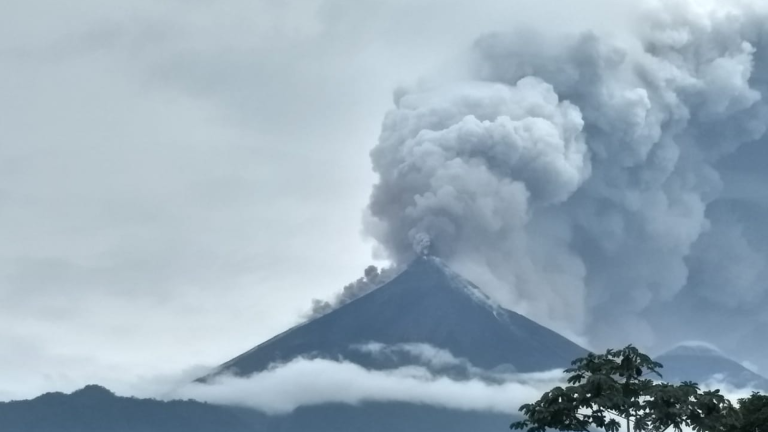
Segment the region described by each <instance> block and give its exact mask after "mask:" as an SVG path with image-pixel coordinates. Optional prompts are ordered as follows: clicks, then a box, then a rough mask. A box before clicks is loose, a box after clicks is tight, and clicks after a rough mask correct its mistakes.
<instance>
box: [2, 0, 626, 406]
mask: <svg viewBox="0 0 768 432" xmlns="http://www.w3.org/2000/svg"><path fill="white" fill-rule="evenodd" d="M623 3H624V2H615V1H611V2H608V1H587V2H583V1H582V2H579V4H578V5H577V4H576V2H571V1H568V0H547V1H539V0H537V1H533V0H517V1H508V0H498V1H496V0H482V1H474V2H466V1H453V0H451V1H444V0H440V1H438V0H419V1H413V0H388V1H373V0H362V1H341V0H282V1H268V0H226V1H213V0H195V1H181V0H178V1H172V0H163V1H157V0H152V1H150V0H132V1H117V2H104V1H97V0H77V1H75V2H58V1H51V0H28V1H23V2H21V1H13V0H0V358H2V360H1V363H2V368H0V398H9V397H17V396H31V395H35V394H37V393H40V392H41V391H48V390H72V389H74V388H77V387H79V386H81V385H83V384H85V383H89V382H99V383H104V384H107V385H110V383H115V382H119V381H124V380H130V379H135V378H140V377H148V376H153V375H156V374H167V373H174V372H176V371H178V370H183V369H185V368H188V367H192V366H195V365H201V364H203V365H213V364H216V363H218V362H221V361H223V360H226V359H228V358H230V357H231V356H233V355H236V354H238V353H240V352H241V351H243V350H245V349H248V348H250V347H252V346H253V345H255V344H257V343H259V342H261V341H263V340H264V339H265V338H267V337H270V336H272V335H274V334H275V333H278V332H280V331H282V330H284V329H286V328H287V327H288V326H290V325H292V324H295V323H296V322H297V321H298V319H299V317H300V315H301V314H302V313H303V312H304V311H305V310H307V308H308V307H309V304H310V301H311V299H312V298H315V297H317V298H327V297H329V296H331V295H332V294H333V293H334V292H335V291H336V290H338V289H339V287H341V286H343V285H344V284H345V283H348V282H349V281H351V280H352V279H354V278H356V277H358V276H359V275H361V272H362V269H363V268H364V267H365V266H366V265H368V264H370V263H374V262H376V261H375V260H374V257H373V256H372V245H371V243H370V242H369V241H367V240H366V239H365V238H364V236H363V235H362V234H361V232H362V228H361V214H362V210H363V208H364V206H365V205H366V202H367V200H368V194H369V193H370V186H371V184H372V182H373V180H374V177H373V174H372V172H371V168H370V160H369V157H368V152H369V150H370V149H371V148H372V147H373V145H374V144H375V143H376V140H377V138H378V133H379V131H380V124H381V120H382V117H383V115H384V113H385V112H386V110H388V109H389V108H391V106H392V91H393V89H395V88H396V87H397V86H398V85H401V84H407V83H410V82H413V81H415V80H417V79H419V78H420V77H423V76H428V75H430V74H432V73H433V72H435V71H440V70H443V71H445V68H446V65H449V64H450V62H451V59H452V58H453V57H455V56H459V55H461V54H462V53H463V52H464V51H465V50H466V49H467V47H468V46H469V45H470V44H471V42H472V40H473V39H474V38H476V37H477V36H479V35H481V34H482V33H485V32H487V31H490V30H496V29H499V30H502V29H511V28H514V27H515V26H517V25H519V24H520V23H521V22H525V23H528V24H532V23H533V24H536V25H542V26H546V27H545V28H549V27H550V26H551V27H552V28H558V29H561V28H564V27H568V26H569V25H572V24H573V23H574V22H577V23H578V26H584V27H587V28H597V27H600V26H605V25H608V26H613V25H616V26H617V27H621V22H622V19H623V14H622V13H621V11H622V10H623V9H624V8H623V7H622V6H621V4H623ZM599 8H605V11H604V12H600V13H596V12H595V11H597V10H598V9H599ZM584 10H587V11H589V13H585V12H584ZM582 15H583V17H584V19H582V20H579V19H576V20H574V17H580V16H582ZM587 17H589V19H587ZM605 17H610V19H608V20H607V19H604V18H605ZM456 73H460V71H456Z"/></svg>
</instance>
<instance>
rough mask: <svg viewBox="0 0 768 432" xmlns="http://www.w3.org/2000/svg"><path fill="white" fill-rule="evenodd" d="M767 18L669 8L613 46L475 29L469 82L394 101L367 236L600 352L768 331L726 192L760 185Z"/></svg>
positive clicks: (748, 208)
mask: <svg viewBox="0 0 768 432" xmlns="http://www.w3.org/2000/svg"><path fill="white" fill-rule="evenodd" d="M766 17H767V15H766V14H764V13H762V11H758V10H755V9H754V8H749V7H747V6H745V5H744V4H741V5H740V6H739V7H733V8H729V9H726V7H725V6H723V5H718V6H711V7H709V8H707V7H703V6H697V5H695V4H694V3H693V2H688V1H669V2H664V4H663V5H657V6H656V7H653V8H650V9H648V10H647V14H646V15H645V16H644V17H643V18H642V20H641V21H642V28H643V30H641V31H640V30H639V31H636V32H634V33H632V34H630V35H628V37H623V38H610V37H605V36H602V35H598V34H594V33H584V34H580V35H559V36H558V35H551V34H549V35H542V34H537V33H536V32H533V31H531V32H515V33H510V34H490V35H486V36H483V37H481V38H480V39H478V40H477V41H476V43H475V44H474V46H473V48H472V55H471V56H470V58H471V60H470V61H471V62H472V64H471V65H470V66H471V68H470V69H471V70H472V71H473V72H472V73H473V76H471V79H470V80H468V81H467V82H456V83H452V84H444V85H440V86H435V87H431V88H429V87H424V86H422V87H420V88H416V89H411V90H409V91H404V90H402V89H400V90H398V93H397V97H396V107H395V108H394V109H393V110H391V111H390V112H389V113H388V114H387V116H386V118H385V120H384V123H383V127H382V132H381V137H380V141H379V143H378V145H377V146H376V147H375V148H374V149H373V151H372V152H371V159H372V162H373V168H374V171H375V172H376V173H377V174H378V176H379V181H378V183H377V184H376V185H375V187H374V190H373V193H372V196H371V201H370V205H369V208H368V210H367V216H366V220H365V222H366V229H367V232H368V233H369V234H370V235H371V236H372V237H373V238H375V239H376V240H377V241H378V242H379V243H380V245H382V246H383V248H384V249H385V250H386V252H387V253H388V255H389V257H390V258H391V260H392V261H393V262H395V263H396V264H404V263H407V262H409V261H410V260H411V259H413V257H414V256H416V255H417V254H421V253H425V251H427V250H428V253H430V254H434V255H436V256H439V257H441V258H442V259H443V260H445V261H447V262H448V263H449V264H450V265H452V266H453V267H454V268H456V269H457V270H458V271H459V272H461V273H464V275H465V276H467V277H469V278H470V279H472V280H473V281H475V282H476V283H478V284H479V285H480V286H482V287H484V288H485V289H487V290H488V291H489V294H491V295H492V296H494V297H495V298H496V299H497V300H499V301H500V302H502V304H504V305H506V306H508V307H510V308H511V309H514V310H517V311H520V312H522V313H524V314H526V315H528V316H530V317H531V318H533V319H536V320H538V321H540V322H542V323H545V324H548V325H550V326H553V327H554V328H555V329H557V330H560V331H563V332H566V333H571V334H573V333H575V334H581V335H586V336H587V337H588V338H589V339H590V342H591V344H592V345H593V346H595V347H600V346H604V345H615V344H618V343H625V342H630V341H631V342H634V343H637V344H640V345H642V346H645V347H661V346H663V345H665V344H671V343H674V342H676V341H677V340H676V339H700V340H702V339H703V340H710V341H711V342H714V343H717V344H719V345H721V346H723V347H724V348H726V349H735V344H736V342H735V341H734V340H733V338H730V337H726V335H727V334H728V333H729V332H731V331H733V330H734V329H735V328H739V329H741V334H742V335H743V337H744V338H749V337H751V336H749V335H750V334H751V335H753V336H756V335H759V333H755V332H754V331H753V330H750V329H754V328H756V327H755V326H756V325H757V324H758V323H759V322H760V320H768V315H767V314H766V312H765V311H766V310H768V308H767V307H766V306H768V304H766V292H767V290H766V283H765V280H766V277H765V276H766V272H765V264H764V263H765V262H766V258H768V256H767V255H766V252H767V251H768V235H764V234H759V235H758V234H757V233H766V232H768V230H766V226H765V223H763V222H760V221H761V220H766V219H765V216H766V208H765V207H764V206H763V207H760V206H757V205H756V204H754V203H750V202H749V201H750V199H749V197H747V198H744V197H743V196H742V197H740V198H738V199H734V198H733V197H732V196H731V195H729V194H726V193H724V191H727V190H728V189H729V185H728V184H727V182H726V181H727V178H728V173H731V172H735V173H739V174H743V173H745V172H752V173H753V174H754V176H756V177H755V178H756V179H757V180H755V181H758V183H757V185H755V183H754V181H753V182H752V183H750V185H751V186H752V187H753V188H754V189H760V187H759V185H760V183H759V182H761V181H765V180H766V179H765V178H764V176H763V175H762V171H761V168H762V167H763V166H764V165H763V164H765V163H766V162H768V151H765V150H760V149H762V148H764V147H765V146H766V145H768V142H766V140H765V139H764V136H765V132H766V124H767V122H768V105H766V101H765V100H764V98H763V94H764V92H765V91H766V89H767V87H766V86H767V85H768V64H767V63H766V61H768V51H766V49H767V48H768V44H767V43H766V42H767V41H768V39H766V37H768V32H766V29H767V27H766V23H768V20H766ZM756 149H757V150H756ZM739 155H744V156H743V158H744V159H746V160H747V161H751V163H752V165H751V167H749V166H746V165H745V164H744V163H742V161H740V160H739V157H740V156H739ZM755 155H757V156H759V157H762V158H763V159H762V164H761V163H754V158H755V157H756V156H755ZM739 178H740V179H742V180H743V179H744V178H748V177H745V176H743V175H742V176H741V177H739ZM747 195H749V194H747ZM736 316H738V319H737V318H735V317H736ZM714 317H717V318H718V319H722V318H727V320H728V321H727V322H726V323H724V324H718V325H715V324H714V323H713V320H714ZM763 325H764V324H763ZM662 328H663V329H664V331H659V330H660V329H662ZM750 331H753V333H750ZM713 339H715V340H713ZM741 342H743V340H741ZM741 353H742V354H745V353H747V352H746V350H742V351H741ZM750 354H756V352H755V351H752V352H750Z"/></svg>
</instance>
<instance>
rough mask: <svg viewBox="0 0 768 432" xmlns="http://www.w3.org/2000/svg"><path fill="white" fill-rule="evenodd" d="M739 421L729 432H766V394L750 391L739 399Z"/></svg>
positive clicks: (767, 427)
mask: <svg viewBox="0 0 768 432" xmlns="http://www.w3.org/2000/svg"><path fill="white" fill-rule="evenodd" d="M739 416H740V421H739V423H738V424H737V425H735V426H734V427H733V428H731V429H730V431H729V432H768V396H766V395H762V394H760V393H752V395H751V396H749V397H747V398H742V399H739Z"/></svg>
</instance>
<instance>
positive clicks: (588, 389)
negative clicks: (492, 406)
mask: <svg viewBox="0 0 768 432" xmlns="http://www.w3.org/2000/svg"><path fill="white" fill-rule="evenodd" d="M661 368H662V365H661V364H659V363H657V362H654V361H653V360H652V359H651V358H650V357H649V356H647V355H645V354H643V353H642V352H640V351H639V350H638V349H637V348H635V347H633V346H632V345H629V346H627V347H625V348H623V349H620V350H607V351H606V352H605V354H593V353H590V354H589V355H587V356H586V357H583V358H578V359H576V360H574V361H573V362H572V367H571V368H569V369H566V370H565V373H566V374H567V375H568V380H567V382H568V384H569V385H568V386H566V387H564V388H563V387H555V388H553V389H552V390H550V391H548V392H546V393H544V395H542V396H541V398H540V399H539V400H538V401H536V402H534V403H532V404H526V405H523V406H522V407H520V411H521V412H522V413H523V415H524V417H525V419H524V420H521V421H518V422H515V423H513V424H512V425H511V426H510V428H511V429H517V430H527V431H528V432H545V431H547V430H559V431H588V430H590V428H593V427H595V428H599V429H603V430H604V431H606V432H619V431H620V430H622V429H623V428H624V429H625V430H626V431H627V432H630V431H636V432H646V431H648V432H651V431H652V432H663V431H666V430H669V429H672V430H675V431H677V432H680V431H681V430H682V428H683V427H690V428H692V429H693V430H694V431H697V432H711V431H712V432H715V431H717V432H721V431H722V432H735V431H732V428H733V427H734V425H735V424H736V421H737V418H738V413H737V412H736V409H735V408H734V407H733V406H732V405H731V403H730V401H728V400H727V399H726V398H725V397H724V396H723V395H722V394H720V392H719V391H718V390H715V391H704V392H702V391H701V390H700V389H699V387H698V386H697V385H696V384H694V383H691V382H684V383H682V384H679V385H675V384H668V383H662V382H658V381H654V380H653V379H651V377H655V378H661V374H660V373H659V369H661Z"/></svg>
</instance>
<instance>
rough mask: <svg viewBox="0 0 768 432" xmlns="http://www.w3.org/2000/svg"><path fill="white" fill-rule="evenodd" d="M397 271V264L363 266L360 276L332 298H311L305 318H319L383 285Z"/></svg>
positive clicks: (395, 274)
mask: <svg viewBox="0 0 768 432" xmlns="http://www.w3.org/2000/svg"><path fill="white" fill-rule="evenodd" d="M398 273H399V269H398V267H397V266H390V267H384V268H382V269H381V270H379V268H378V267H376V266H374V265H370V266H368V267H366V268H365V270H364V271H363V276H362V277H361V278H359V279H357V280H355V281H354V282H351V283H349V284H347V285H345V286H344V288H342V289H341V291H339V292H338V293H337V294H336V295H335V296H334V297H333V298H332V299H330V300H321V299H312V307H311V308H310V310H309V311H308V312H307V313H306V316H305V317H306V319H315V318H319V317H321V316H323V315H325V314H327V313H328V312H331V311H332V310H334V309H336V308H339V307H341V306H344V305H345V304H347V303H349V302H351V301H352V300H355V299H356V298H359V297H362V296H364V295H366V294H368V293H369V292H371V291H373V290H375V289H376V288H378V287H380V286H382V285H384V284H385V283H387V282H389V281H391V280H392V279H393V278H394V277H395V276H397V274H398Z"/></svg>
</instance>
